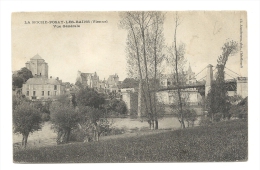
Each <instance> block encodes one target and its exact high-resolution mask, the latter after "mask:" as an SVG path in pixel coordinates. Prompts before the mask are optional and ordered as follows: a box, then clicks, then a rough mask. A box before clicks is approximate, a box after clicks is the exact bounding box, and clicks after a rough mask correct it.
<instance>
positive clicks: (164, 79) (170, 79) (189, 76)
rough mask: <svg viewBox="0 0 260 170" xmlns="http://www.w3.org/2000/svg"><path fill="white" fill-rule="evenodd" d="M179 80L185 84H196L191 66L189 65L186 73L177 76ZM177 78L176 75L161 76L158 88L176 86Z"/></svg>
mask: <svg viewBox="0 0 260 170" xmlns="http://www.w3.org/2000/svg"><path fill="white" fill-rule="evenodd" d="M179 80H180V81H181V82H185V84H193V83H196V78H195V73H194V72H193V71H192V69H191V66H190V65H189V68H188V71H183V72H182V74H179ZM176 82H177V77H176V74H175V73H173V74H162V75H161V78H160V86H161V87H168V86H174V85H176Z"/></svg>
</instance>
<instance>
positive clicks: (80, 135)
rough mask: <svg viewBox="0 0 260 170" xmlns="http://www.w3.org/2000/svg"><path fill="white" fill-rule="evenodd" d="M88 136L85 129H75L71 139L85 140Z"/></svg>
mask: <svg viewBox="0 0 260 170" xmlns="http://www.w3.org/2000/svg"><path fill="white" fill-rule="evenodd" d="M86 136H87V133H86V131H84V130H83V129H73V130H72V131H71V135H70V140H71V141H76V142H83V141H84V139H85V137H86Z"/></svg>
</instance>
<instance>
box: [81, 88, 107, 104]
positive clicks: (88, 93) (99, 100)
mask: <svg viewBox="0 0 260 170" xmlns="http://www.w3.org/2000/svg"><path fill="white" fill-rule="evenodd" d="M76 103H77V105H78V106H79V105H82V106H90V107H94V108H100V107H101V106H102V105H103V104H104V103H105V98H104V95H102V94H99V93H98V92H97V91H95V90H94V89H92V88H88V87H86V88H82V89H80V90H79V91H78V92H77V93H76Z"/></svg>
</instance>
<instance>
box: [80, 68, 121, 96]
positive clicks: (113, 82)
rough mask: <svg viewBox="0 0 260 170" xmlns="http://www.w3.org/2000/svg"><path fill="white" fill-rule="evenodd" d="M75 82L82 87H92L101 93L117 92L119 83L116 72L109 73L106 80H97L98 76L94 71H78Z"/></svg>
mask: <svg viewBox="0 0 260 170" xmlns="http://www.w3.org/2000/svg"><path fill="white" fill-rule="evenodd" d="M76 82H80V83H81V84H82V85H83V87H89V88H94V89H95V90H97V91H98V92H102V93H109V92H119V91H120V85H121V81H119V76H118V75H117V74H114V75H109V77H108V79H107V80H105V79H104V80H99V76H98V75H97V73H96V72H95V73H82V72H81V71H78V74H77V79H76Z"/></svg>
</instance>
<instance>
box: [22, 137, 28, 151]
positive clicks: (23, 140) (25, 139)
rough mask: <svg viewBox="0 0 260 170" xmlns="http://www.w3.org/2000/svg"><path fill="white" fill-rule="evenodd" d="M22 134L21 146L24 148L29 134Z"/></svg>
mask: <svg viewBox="0 0 260 170" xmlns="http://www.w3.org/2000/svg"><path fill="white" fill-rule="evenodd" d="M22 135H23V139H22V147H23V148H26V146H27V139H28V136H29V134H27V133H26V134H22Z"/></svg>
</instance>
